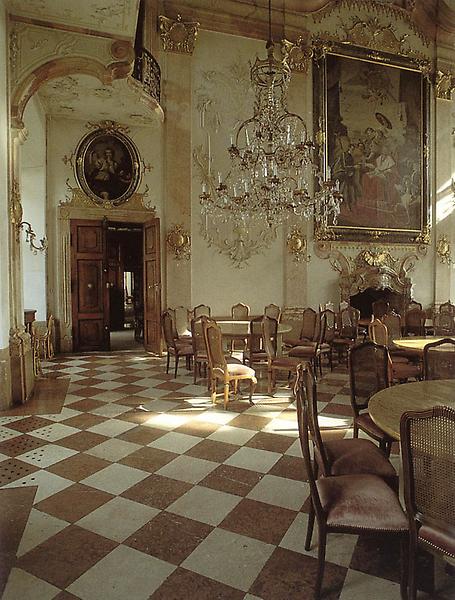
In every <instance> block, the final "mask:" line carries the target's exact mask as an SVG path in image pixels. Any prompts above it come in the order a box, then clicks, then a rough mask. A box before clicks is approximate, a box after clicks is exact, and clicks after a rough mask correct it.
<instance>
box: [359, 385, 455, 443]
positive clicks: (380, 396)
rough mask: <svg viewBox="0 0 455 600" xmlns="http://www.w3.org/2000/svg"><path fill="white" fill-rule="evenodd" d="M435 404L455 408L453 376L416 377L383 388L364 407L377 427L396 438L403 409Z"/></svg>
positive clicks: (416, 408) (423, 408)
mask: <svg viewBox="0 0 455 600" xmlns="http://www.w3.org/2000/svg"><path fill="white" fill-rule="evenodd" d="M435 406H450V407H451V408H455V379H438V380H433V381H416V382H413V383H402V384H400V385H394V386H392V387H388V388H385V389H384V390H381V391H380V392H377V393H376V394H375V395H374V396H373V397H372V398H371V399H370V402H369V404H368V411H369V413H370V415H371V418H372V419H373V421H374V422H375V423H376V425H377V426H378V427H380V428H381V429H382V430H383V431H384V432H385V433H387V434H388V435H390V437H392V438H393V439H395V440H399V439H400V419H401V415H402V414H403V413H404V412H408V411H413V410H418V411H420V410H428V409H429V408H433V407H435Z"/></svg>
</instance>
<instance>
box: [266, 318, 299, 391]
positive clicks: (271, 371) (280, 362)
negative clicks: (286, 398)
mask: <svg viewBox="0 0 455 600" xmlns="http://www.w3.org/2000/svg"><path fill="white" fill-rule="evenodd" d="M277 331H278V321H277V320H276V319H272V318H270V317H266V316H264V317H263V319H262V339H263V340H264V349H265V352H266V355H267V374H268V393H269V394H270V395H272V394H273V392H274V391H275V383H276V379H275V373H276V371H286V372H287V373H296V369H297V365H299V364H300V363H301V362H302V360H301V359H300V358H291V357H288V356H279V357H277V346H276V340H277Z"/></svg>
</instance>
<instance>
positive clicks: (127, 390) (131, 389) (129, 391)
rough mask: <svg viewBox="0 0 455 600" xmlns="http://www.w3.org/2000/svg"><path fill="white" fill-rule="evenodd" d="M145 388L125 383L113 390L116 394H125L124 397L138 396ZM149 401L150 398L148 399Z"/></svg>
mask: <svg viewBox="0 0 455 600" xmlns="http://www.w3.org/2000/svg"><path fill="white" fill-rule="evenodd" d="M146 389H147V388H146V387H145V386H144V385H134V384H133V383H127V384H125V385H122V386H121V387H118V388H115V391H116V392H117V393H118V394H125V396H132V395H134V394H140V393H141V392H143V391H144V390H146ZM149 400H150V398H149Z"/></svg>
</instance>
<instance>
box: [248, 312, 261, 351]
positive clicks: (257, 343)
mask: <svg viewBox="0 0 455 600" xmlns="http://www.w3.org/2000/svg"><path fill="white" fill-rule="evenodd" d="M263 318H264V317H254V319H251V321H250V335H249V336H248V350H249V351H250V353H254V352H263V348H264V346H263V344H262V319H263Z"/></svg>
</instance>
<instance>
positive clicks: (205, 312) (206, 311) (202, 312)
mask: <svg viewBox="0 0 455 600" xmlns="http://www.w3.org/2000/svg"><path fill="white" fill-rule="evenodd" d="M211 314H212V311H211V309H210V306H207V305H206V304H198V305H197V306H195V307H194V308H193V319H197V318H198V317H202V316H205V317H210V316H211Z"/></svg>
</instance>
